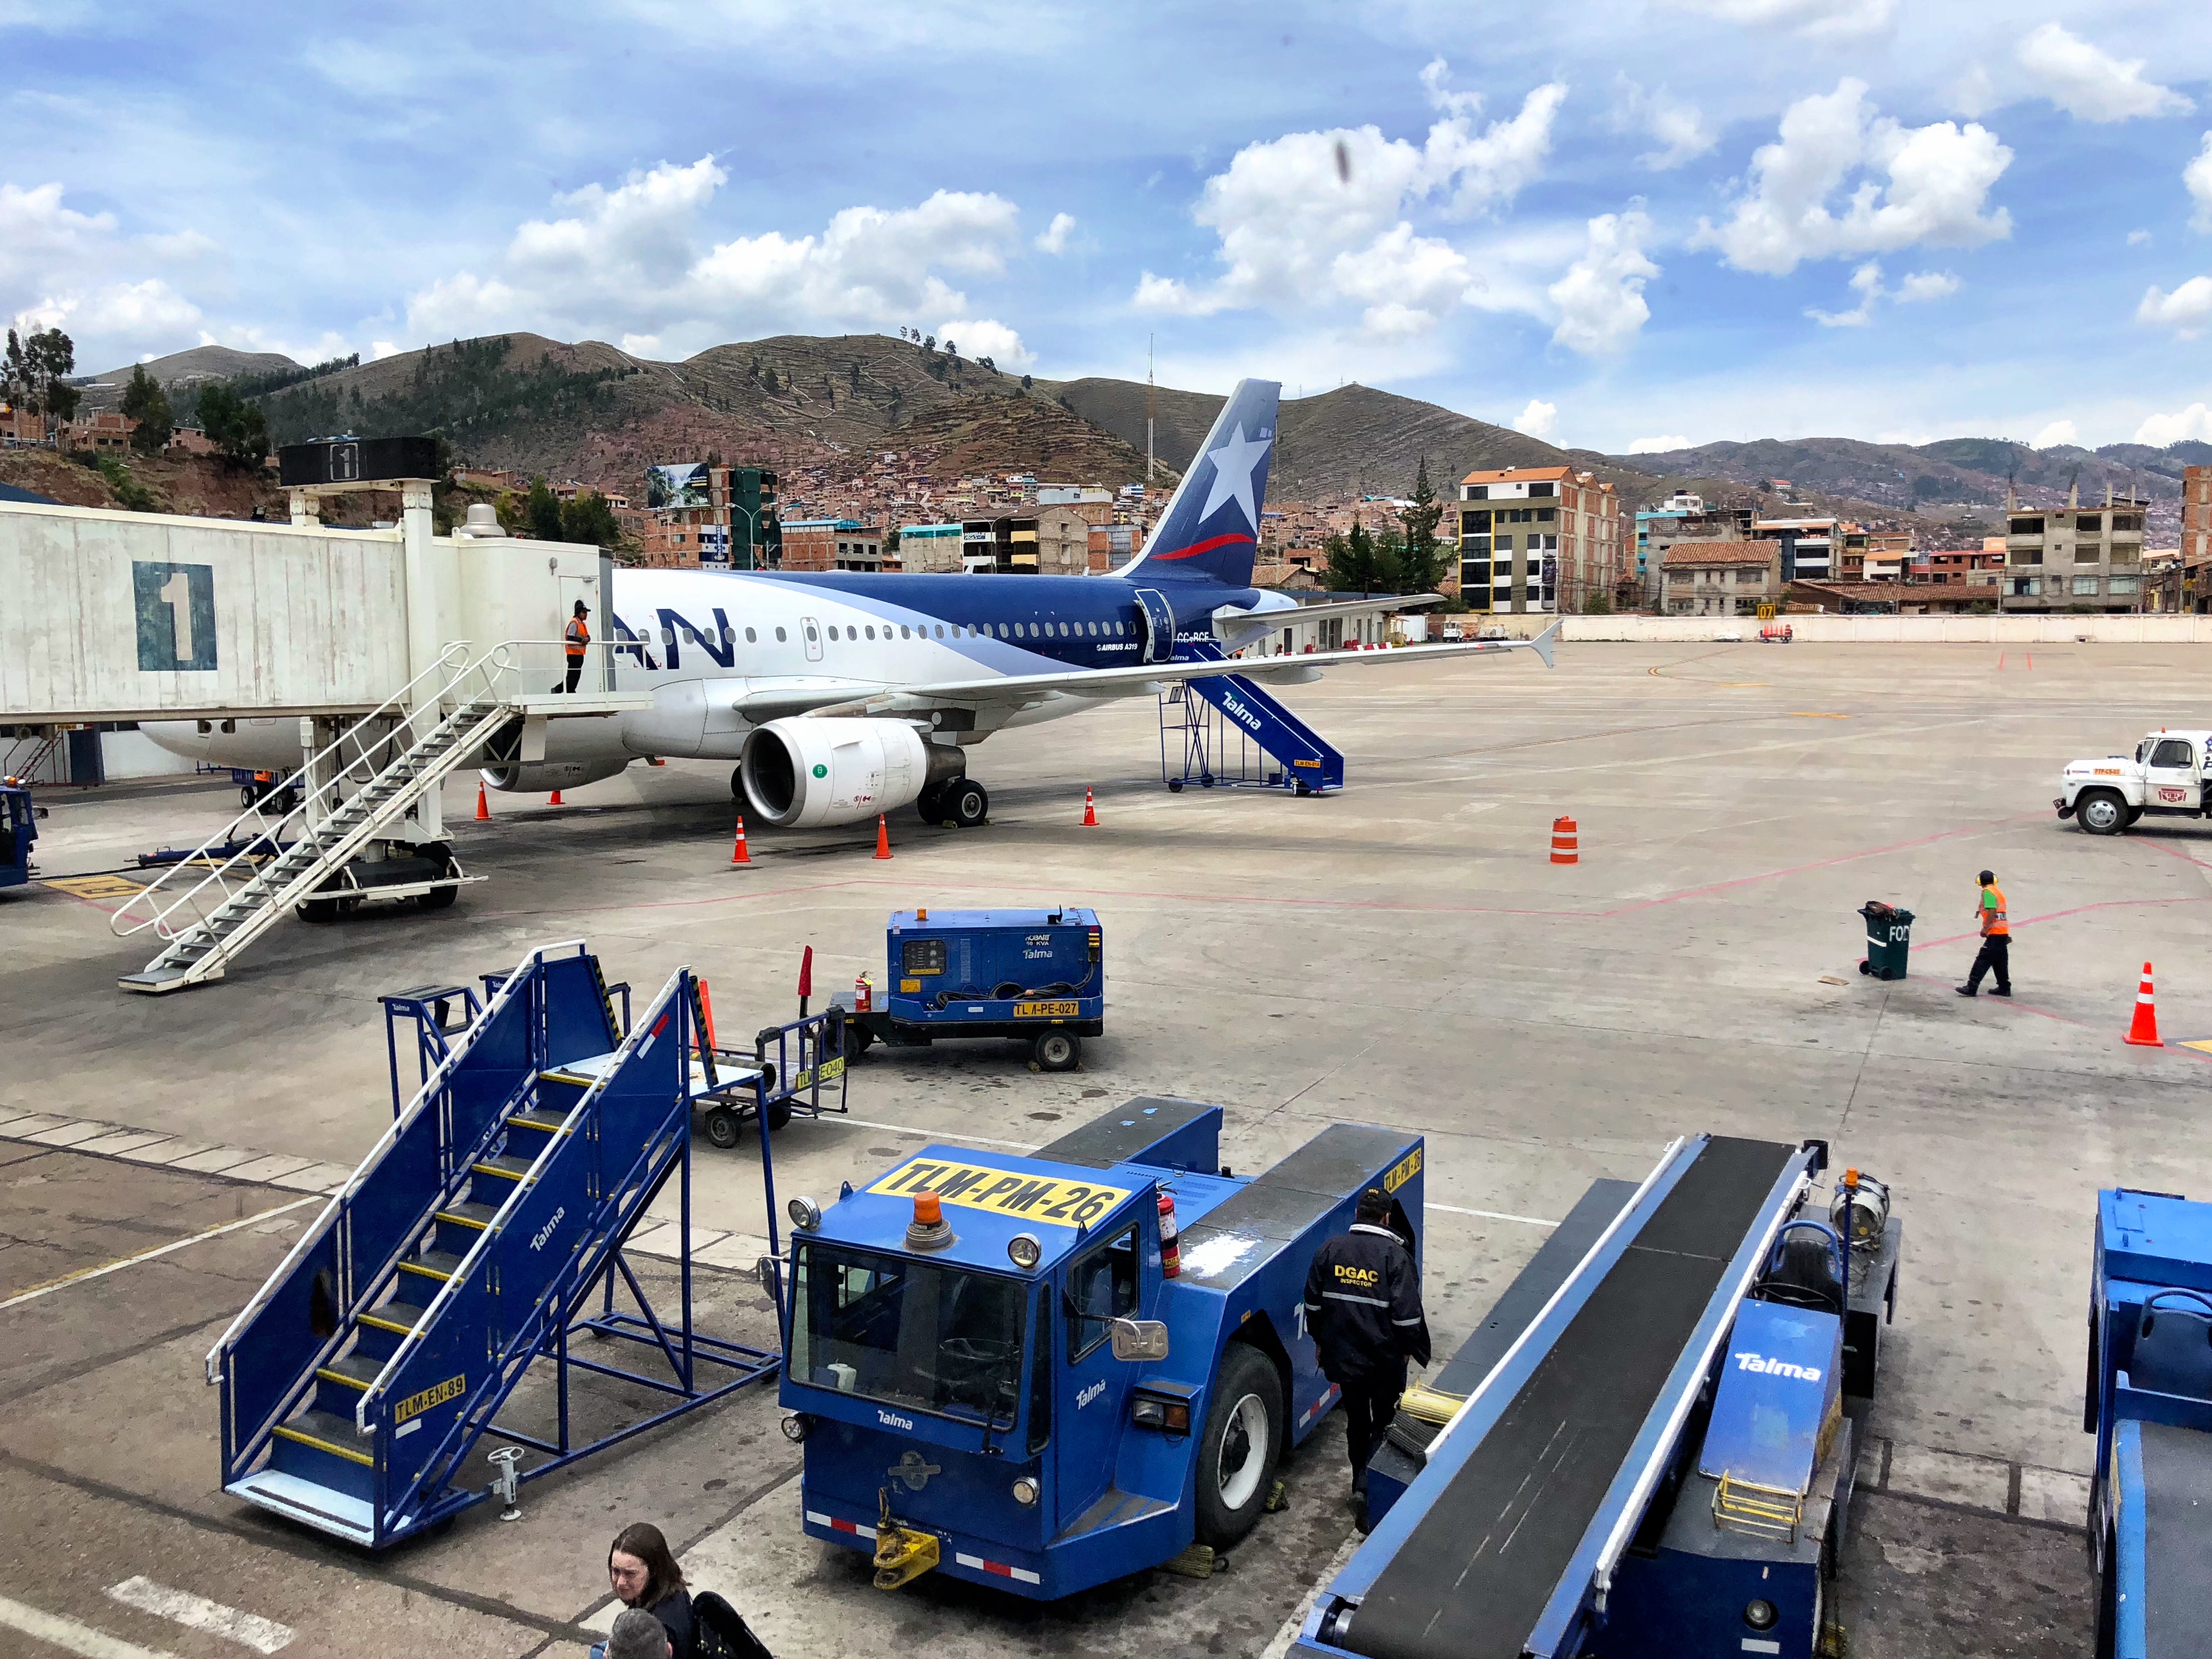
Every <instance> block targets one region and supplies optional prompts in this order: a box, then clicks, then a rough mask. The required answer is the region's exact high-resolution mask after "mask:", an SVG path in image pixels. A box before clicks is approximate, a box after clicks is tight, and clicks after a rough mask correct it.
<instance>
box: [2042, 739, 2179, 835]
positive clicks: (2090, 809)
mask: <svg viewBox="0 0 2212 1659" xmlns="http://www.w3.org/2000/svg"><path fill="white" fill-rule="evenodd" d="M2208 771H2212V732H2169V731H2164V730H2160V731H2157V732H2152V733H2151V734H2150V735H2149V736H2148V737H2147V738H2144V739H2143V740H2142V742H2141V743H2139V744H2136V752H2135V753H2134V754H2133V755H2132V756H2129V755H2107V756H2106V757H2105V758H2104V759H2102V760H2082V761H2069V762H2068V763H2067V765H2066V770H2065V772H2064V773H2063V775H2061V777H2060V779H2059V787H2061V788H2063V790H2064V791H2065V792H2066V793H2064V794H2063V795H2061V796H2059V798H2058V799H2057V800H2055V801H2053V802H2051V805H2053V806H2055V807H2057V809H2058V816H2059V817H2062V818H2072V819H2073V820H2074V821H2075V823H2079V824H2080V825H2081V828H2082V829H2083V830H2085V831H2086V832H2087V833H2088V834H2090V835H2093V836H2117V835H2118V834H2119V833H2120V832H2121V831H2123V830H2124V829H2130V828H2132V827H2133V826H2134V824H2135V822H2136V819H2138V818H2140V817H2142V815H2143V814H2144V813H2146V812H2166V813H2172V814H2175V815H2178V816H2180V817H2192V818H2194V817H2204V816H2205V815H2206V806H2207V802H2206V799H2205V785H2206V781H2207V780H2206V774H2207V772H2208Z"/></svg>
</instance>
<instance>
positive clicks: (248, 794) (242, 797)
mask: <svg viewBox="0 0 2212 1659" xmlns="http://www.w3.org/2000/svg"><path fill="white" fill-rule="evenodd" d="M260 801H261V797H260V796H259V795H258V794H256V793H254V789H253V786H252V784H250V783H249V784H247V785H246V787H244V788H242V789H240V791H239V792H238V804H239V805H240V806H256V805H259V804H260Z"/></svg>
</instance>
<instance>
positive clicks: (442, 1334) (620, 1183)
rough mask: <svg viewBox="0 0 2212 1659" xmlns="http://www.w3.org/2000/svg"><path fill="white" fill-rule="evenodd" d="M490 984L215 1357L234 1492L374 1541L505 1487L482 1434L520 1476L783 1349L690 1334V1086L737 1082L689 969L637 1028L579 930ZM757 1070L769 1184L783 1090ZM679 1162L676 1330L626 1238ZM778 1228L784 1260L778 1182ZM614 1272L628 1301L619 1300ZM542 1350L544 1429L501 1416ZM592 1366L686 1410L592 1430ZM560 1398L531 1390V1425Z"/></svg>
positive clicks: (213, 1373) (696, 1089) (211, 1377)
mask: <svg viewBox="0 0 2212 1659" xmlns="http://www.w3.org/2000/svg"><path fill="white" fill-rule="evenodd" d="M486 984H487V987H488V989H489V998H488V1000H487V1001H486V1002H485V1003H484V1005H483V1008H482V1012H480V1013H478V1014H477V1017H476V1018H474V1019H473V1020H472V1021H471V1022H470V1023H469V1024H468V1025H467V1026H466V1028H465V1030H460V1031H459V1032H457V1033H454V1034H453V1036H452V1040H451V1041H450V1042H444V1041H443V1040H442V1038H443V1036H444V1035H445V1034H443V1033H441V1042H440V1043H439V1045H438V1046H439V1047H440V1048H442V1050H443V1053H442V1055H441V1058H440V1060H438V1062H437V1064H436V1066H435V1069H434V1070H432V1071H431V1073H430V1074H429V1076H428V1079H426V1080H425V1081H424V1083H423V1085H422V1089H421V1091H419V1092H418V1093H416V1096H415V1097H414V1098H413V1099H412V1100H411V1101H410V1103H408V1104H407V1105H406V1106H405V1108H404V1109H403V1110H402V1111H401V1112H400V1113H399V1114H398V1116H397V1117H396V1118H395V1119H394V1121H393V1122H392V1127H391V1128H390V1129H389V1130H388V1131H387V1132H386V1134H385V1135H384V1137H383V1139H381V1140H380V1141H379V1142H378V1143H377V1146H376V1147H375V1149H374V1151H373V1152H370V1154H369V1155H368V1158H366V1159H365V1160H363V1162H362V1165H361V1167H360V1168H359V1169H358V1170H356V1171H355V1173H354V1175H353V1177H352V1179H351V1180H349V1182H347V1183H346V1185H345V1186H344V1188H342V1189H341V1190H340V1192H339V1193H338V1194H337V1197H335V1198H334V1199H332V1200H331V1203H330V1205H329V1206H328V1207H327V1208H326V1209H325V1211H324V1212H323V1213H322V1216H321V1217H320V1218H319V1220H318V1221H317V1222H316V1224H315V1225H313V1227H311V1228H310V1229H308V1230H307V1233H306V1234H305V1235H304V1236H303V1237H301V1240H300V1242H299V1243H298V1244H296V1245H295V1247H294V1249H292V1251H291V1253H290V1255H288V1256H287V1257H286V1258H285V1260H284V1262H283V1265H282V1266H281V1267H278V1268H277V1270H276V1273H274V1274H273V1275H271V1276H270V1279H269V1282H268V1283H267V1284H266V1285H263V1286H262V1288H261V1290H260V1291H259V1292H258V1294H257V1295H256V1296H255V1297H253V1299H252V1301H251V1302H250V1303H248V1304H246V1308H245V1310H244V1311H242V1312H241V1313H240V1315H239V1316H238V1318H237V1319H236V1320H235V1321H234V1322H233V1323H232V1325H231V1327H230V1329H229V1330H228V1332H226V1333H225V1334H224V1335H223V1338H222V1341H221V1342H219V1343H218V1344H216V1347H215V1348H214V1350H213V1351H212V1352H210V1354H209V1355H208V1359H207V1367H208V1381H209V1382H210V1383H211V1384H214V1385H216V1386H217V1387H219V1388H221V1389H222V1484H223V1489H224V1490H225V1491H226V1492H230V1493H231V1494H233V1495H234V1496H236V1497H239V1498H245V1499H246V1500H247V1501H249V1502H252V1503H254V1504H259V1505H261V1506H262V1507H263V1508H264V1509H268V1510H273V1511H275V1512H276V1513H277V1514H280V1515H283V1516H287V1517H289V1518H290V1519H292V1520H294V1521H295V1522H301V1523H302V1524H305V1525H307V1526H310V1527H313V1528H318V1529H319V1530H321V1531H323V1532H325V1533H329V1534H332V1535H334V1536H337V1537H339V1538H343V1539H345V1540H348V1541H351V1542H353V1543H356V1544H359V1545H364V1546H367V1547H370V1548H374V1549H381V1548H383V1547H386V1546H387V1545H390V1544H392V1543H395V1542H397V1541H399V1540H400V1539H403V1538H405V1537H407V1536H408V1535H409V1534H412V1533H416V1532H419V1531H421V1530H422V1528H426V1527H429V1526H433V1525H435V1524H436V1523H437V1522H440V1521H442V1520H444V1519H445V1518H446V1517H447V1516H451V1515H453V1514H454V1513H455V1512H457V1511H459V1510H463V1509H465V1508H467V1507H468V1506H469V1505H471V1504H477V1503H480V1502H482V1501H483V1499H484V1498H486V1497H489V1495H490V1490H489V1487H488V1486H486V1485H484V1484H481V1483H479V1484H471V1482H469V1481H468V1480H466V1479H465V1465H466V1464H467V1462H468V1460H469V1458H470V1455H471V1452H472V1451H473V1449H475V1447H476V1445H477V1442H478V1441H479V1440H481V1439H482V1438H483V1437H484V1436H486V1435H487V1434H489V1435H491V1436H492V1437H495V1439H496V1440H498V1441H501V1442H504V1443H509V1444H511V1445H513V1446H516V1447H526V1448H529V1449H534V1450H536V1451H538V1452H540V1453H543V1454H544V1458H543V1460H542V1461H540V1462H538V1463H537V1464H535V1465H534V1466H532V1468H529V1469H527V1470H525V1471H523V1472H522V1473H521V1478H522V1479H525V1480H528V1479H534V1478H535V1477H537V1476H538V1475H541V1474H549V1473H550V1472H551V1471H552V1470H554V1469H556V1468H561V1467H562V1466H563V1465H564V1464H566V1463H568V1462H572V1461H574V1459H576V1458H579V1457H581V1456H584V1455H587V1454H588V1453H590V1452H592V1451H595V1450H598V1449H600V1448H602V1447H604V1446H606V1445H609V1444H611V1443H614V1442H615V1441H617V1440H622V1439H626V1438H628V1437H629V1436H631V1435H634V1434H637V1433H640V1432H641V1431H644V1430H646V1429H647V1428H650V1427H652V1426H653V1425H656V1424H658V1423H661V1422H664V1421H665V1420H666V1419H669V1418H671V1417H673V1416H675V1415H677V1414H678V1413H682V1412H685V1411H689V1410H690V1409H692V1408H693V1407H697V1406H701V1405H704V1404H705V1403H707V1402H708V1401H711V1400H714V1399H718V1398H720V1396H721V1395H726V1394H727V1393H729V1392H730V1391H732V1389H739V1388H742V1387H744V1385H745V1384H746V1383H754V1382H758V1381H762V1380H763V1379H766V1378H769V1377H772V1376H775V1374H776V1371H777V1370H778V1367H779V1365H780V1364H781V1355H780V1354H779V1353H777V1352H775V1351H773V1350H763V1349H758V1348H751V1347H747V1346H744V1345H742V1344H739V1343H734V1342H726V1341H722V1340H718V1339H714V1338H709V1337H705V1336H702V1335H700V1334H698V1333H696V1331H695V1330H694V1329H693V1328H692V1320H691V1264H690V1253H689V1238H690V1146H691V1135H690V1116H691V1112H692V1109H693V1102H694V1098H695V1097H696V1096H698V1095H700V1094H701V1093H702V1092H706V1091H709V1090H714V1089H720V1090H724V1091H726V1090H727V1089H729V1088H730V1087H731V1086H732V1083H733V1081H734V1079H732V1078H730V1077H728V1076H726V1075H719V1074H718V1073H717V1071H716V1068H715V1064H714V1060H715V1057H714V1054H712V1052H711V1051H710V1050H708V1048H706V1045H705V1043H704V1042H703V1039H702V1036H701V1032H702V1022H701V1020H700V1018H699V1002H698V998H697V990H696V981H695V980H694V979H693V977H692V975H691V974H690V971H689V970H688V969H680V970H678V972H677V973H676V975H674V976H673V977H671V979H670V980H669V981H668V983H667V984H666V985H665V987H662V989H661V992H660V994H659V996H657V997H656V998H655V999H654V1000H653V1003H652V1004H651V1006H649V1007H647V1009H646V1010H645V1012H644V1014H643V1016H642V1017H641V1018H640V1019H639V1020H638V1021H637V1022H636V1024H634V1025H632V1026H630V1028H629V1031H628V1033H627V1035H625V1034H624V1032H623V1029H622V1027H621V1025H619V1024H617V1021H616V1018H615V1012H614V1005H613V1003H612V1000H611V998H610V996H609V994H608V989H607V986H606V983H605V980H604V978H603V977H602V976H601V975H600V972H599V959H598V958H597V957H594V956H592V954H591V953H590V952H589V951H586V950H585V948H584V947H583V945H581V944H580V943H574V942H571V943H568V944H564V945H550V946H547V947H545V948H543V949H540V950H538V951H532V953H531V954H530V955H529V956H528V957H526V958H524V960H523V962H522V963H521V964H520V966H519V967H518V968H517V969H515V970H514V971H513V973H511V974H508V975H505V976H504V977H503V978H497V979H495V978H493V977H488V978H487V981H486ZM469 1000H470V1001H471V1002H472V1001H473V1000H474V999H473V998H471V999H469ZM625 1000H627V999H625ZM396 1066H397V1060H396V1056H395V1069H396ZM724 1070H725V1071H726V1070H727V1068H726V1067H725V1068H724ZM754 1081H755V1086H756V1088H757V1091H758V1093H759V1096H760V1101H761V1104H762V1106H763V1110H762V1111H761V1112H760V1113H759V1120H760V1122H761V1125H762V1127H761V1148H762V1161H763V1176H767V1174H768V1156H769V1154H768V1131H767V1119H768V1113H767V1111H766V1109H765V1108H766V1106H767V1104H768V1103H769V1091H768V1090H767V1089H766V1087H765V1086H763V1085H761V1084H760V1083H759V1080H758V1079H755V1080H754ZM671 1177H674V1178H677V1179H678V1180H680V1182H681V1191H682V1195H683V1226H684V1239H685V1248H684V1255H683V1256H682V1274H681V1283H682V1299H683V1305H682V1308H681V1310H680V1315H679V1316H678V1317H677V1318H675V1319H671V1320H669V1321H666V1322H664V1321H663V1320H662V1318H661V1317H660V1316H659V1315H657V1314H656V1313H655V1312H654V1310H653V1307H652V1304H650V1302H649V1301H648V1300H647V1296H646V1293H645V1290H644V1287H643V1286H642V1285H640V1283H639V1282H638V1279H637V1277H636V1275H635V1273H633V1272H632V1271H631V1268H630V1266H629V1262H628V1261H625V1260H624V1258H623V1244H624V1243H625V1242H626V1241H627V1240H628V1238H629V1236H630V1234H631V1233H632V1232H633V1231H635V1228H636V1227H637V1226H638V1225H639V1224H640V1222H641V1220H642V1219H643V1218H644V1217H645V1215H646V1212H647V1206H650V1205H651V1204H652V1202H653V1200H654V1199H655V1197H656V1196H658V1195H659V1193H660V1191H661V1190H662V1188H664V1187H665V1185H666V1184H667V1183H668V1182H669V1181H670V1180H671ZM769 1232H770V1241H769V1249H770V1250H771V1251H774V1250H775V1248H776V1246H775V1239H774V1234H775V1203H774V1199H773V1193H772V1191H771V1193H770V1196H769ZM617 1278H619V1279H621V1280H622V1281H623V1284H624V1285H627V1286H628V1289H629V1294H630V1297H633V1298H634V1299H635V1304H636V1307H637V1310H638V1311H637V1312H636V1313H629V1312H627V1311H621V1312H618V1311H617V1310H616V1305H615V1281H616V1279H617ZM595 1293H596V1297H595ZM595 1299H596V1301H597V1303H598V1306H597V1307H596V1308H595V1307H594V1306H593V1304H594V1301H595ZM579 1332H588V1333H590V1334H594V1335H597V1336H600V1337H611V1338H619V1339H623V1340H628V1341H629V1342H632V1343H635V1344H639V1345H641V1346H645V1347H647V1348H648V1349H653V1350H656V1351H657V1352H658V1354H659V1358H660V1359H661V1360H662V1361H664V1362H665V1373H664V1372H663V1370H662V1368H661V1367H660V1366H654V1367H653V1371H654V1373H655V1374H653V1375H646V1374H643V1373H641V1372H635V1371H631V1370H625V1369H623V1368H622V1367H620V1366H617V1365H612V1364H605V1363H601V1362H599V1361H597V1360H587V1359H585V1358H580V1357H579V1356H577V1355H575V1354H573V1353H571V1352H570V1351H569V1350H570V1339H571V1337H572V1336H573V1335H574V1334H577V1333H579ZM602 1352H605V1350H602ZM541 1359H543V1360H547V1361H550V1362H551V1363H552V1364H554V1365H555V1366H556V1370H557V1379H556V1388H555V1389H553V1390H552V1391H551V1392H552V1394H553V1399H552V1401H550V1405H551V1407H552V1412H553V1415H554V1419H555V1425H556V1427H555V1433H554V1437H553V1438H551V1439H547V1438H545V1437H543V1436H542V1435H532V1434H530V1433H526V1432H523V1431H520V1430H519V1429H516V1428H513V1427H511V1426H508V1425H502V1424H500V1423H497V1422H495V1417H496V1416H497V1415H498V1414H499V1413H501V1410H502V1408H503V1407H507V1405H508V1403H509V1401H510V1399H511V1397H512V1396H513V1395H514V1393H515V1390H516V1389H517V1387H518V1386H519V1385H520V1383H522V1381H523V1379H524V1378H525V1376H527V1375H528V1374H529V1372H530V1370H531V1369H532V1364H533V1362H535V1361H538V1360H541ZM574 1370H584V1371H587V1372H596V1373H598V1374H599V1375H601V1376H611V1377H615V1378H618V1379H621V1380H622V1381H623V1382H627V1383H640V1384H642V1385H643V1386H645V1387H646V1388H647V1389H653V1390H656V1391H658V1392H659V1393H660V1394H661V1395H668V1396H673V1397H674V1403H673V1404H671V1405H669V1406H667V1407H665V1408H664V1409H660V1410H658V1411H655V1412H653V1413H652V1414H651V1415H649V1416H647V1417H646V1418H645V1419H643V1420H641V1421H636V1422H632V1423H630V1424H629V1425H627V1426H625V1427H622V1428H620V1429H617V1430H616V1431H614V1432H612V1433H610V1434H605V1435H603V1436H601V1437H599V1438H598V1439H596V1440H593V1441H592V1442H591V1443H589V1444H584V1445H579V1444H577V1443H575V1441H574V1438H573V1437H572V1436H571V1433H570V1421H569V1418H570V1411H569V1407H570V1392H571V1389H570V1382H571V1373H572V1371H574ZM517 1404H518V1408H519V1409H520V1408H523V1407H526V1408H527V1410H528V1411H529V1412H530V1413H532V1420H533V1421H536V1422H538V1424H539V1426H543V1422H542V1419H543V1418H544V1415H545V1409H544V1408H545V1407H546V1406H547V1404H548V1402H547V1401H545V1399H544V1391H543V1390H540V1391H537V1392H536V1393H535V1394H534V1395H533V1396H532V1399H531V1400H530V1401H527V1402H517ZM499 1455H501V1454H497V1453H495V1457H496V1456H499ZM506 1455H507V1456H509V1457H510V1458H511V1456H512V1455H513V1454H506Z"/></svg>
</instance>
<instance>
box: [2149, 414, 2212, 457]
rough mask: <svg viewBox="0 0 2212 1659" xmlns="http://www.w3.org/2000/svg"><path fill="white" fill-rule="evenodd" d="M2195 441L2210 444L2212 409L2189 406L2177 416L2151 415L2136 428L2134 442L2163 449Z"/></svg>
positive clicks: (2211, 436)
mask: <svg viewBox="0 0 2212 1659" xmlns="http://www.w3.org/2000/svg"><path fill="white" fill-rule="evenodd" d="M2192 438H2193V439H2195V440H2196V441H2197V442H2199V443H2212V409H2208V408H2206V407H2205V406H2204V405H2203V404H2190V405H2189V407H2188V408H2186V409H2185V410H2182V411H2181V412H2180V413H2179V415H2153V416H2149V417H2148V419H2146V420H2145V421H2144V422H2143V423H2142V425H2141V426H2139V427H2137V428H2136V438H2135V441H2136V442H2137V443H2139V444H2149V445H2152V446H2153V447H2155V448H2159V449H2164V448H2165V447H2166V446H2167V445H2168V444H2178V443H2182V442H2185V441H2188V440H2190V439H2192Z"/></svg>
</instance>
